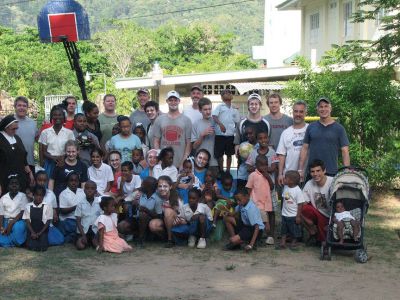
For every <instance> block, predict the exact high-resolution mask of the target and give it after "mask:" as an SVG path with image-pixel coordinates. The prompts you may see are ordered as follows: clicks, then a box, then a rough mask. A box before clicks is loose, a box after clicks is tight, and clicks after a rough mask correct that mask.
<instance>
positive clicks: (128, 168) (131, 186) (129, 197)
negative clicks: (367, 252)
mask: <svg viewBox="0 0 400 300" xmlns="http://www.w3.org/2000/svg"><path fill="white" fill-rule="evenodd" d="M121 174H122V175H121V177H119V178H118V188H119V196H120V198H122V199H123V200H124V201H123V207H124V213H125V216H126V217H129V218H131V217H132V216H133V215H136V209H135V208H137V205H134V203H133V201H134V200H138V199H139V196H140V193H138V189H139V188H140V186H141V184H142V179H140V176H139V175H136V174H134V173H133V163H132V162H130V161H124V162H123V163H122V164H121ZM136 202H137V201H136Z"/></svg>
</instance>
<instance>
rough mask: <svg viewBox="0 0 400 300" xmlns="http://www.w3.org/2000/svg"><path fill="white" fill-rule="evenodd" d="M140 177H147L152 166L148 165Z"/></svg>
mask: <svg viewBox="0 0 400 300" xmlns="http://www.w3.org/2000/svg"><path fill="white" fill-rule="evenodd" d="M139 176H140V179H142V180H143V179H145V178H146V177H149V176H150V168H149V167H147V168H146V169H144V170H143V171H142V172H140V175H139Z"/></svg>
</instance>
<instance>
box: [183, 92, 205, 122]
mask: <svg viewBox="0 0 400 300" xmlns="http://www.w3.org/2000/svg"><path fill="white" fill-rule="evenodd" d="M190 98H192V106H190V107H188V108H186V109H184V110H183V114H184V115H185V116H186V117H188V118H189V119H190V121H191V122H192V124H194V123H196V122H197V121H199V120H201V119H202V118H203V115H202V114H201V112H200V110H199V100H200V99H201V98H203V89H202V88H201V87H200V86H198V85H195V86H192V88H191V90H190Z"/></svg>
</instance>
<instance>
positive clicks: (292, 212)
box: [282, 185, 305, 217]
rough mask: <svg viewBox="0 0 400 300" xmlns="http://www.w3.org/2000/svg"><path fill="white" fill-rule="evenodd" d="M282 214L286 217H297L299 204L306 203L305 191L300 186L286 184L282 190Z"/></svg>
mask: <svg viewBox="0 0 400 300" xmlns="http://www.w3.org/2000/svg"><path fill="white" fill-rule="evenodd" d="M282 201H283V205H282V216H285V217H296V215H297V209H298V205H299V204H300V203H304V202H305V200H304V196H303V192H302V191H301V189H300V188H299V186H298V185H297V186H295V187H293V188H291V187H288V186H287V185H285V187H284V188H283V192H282Z"/></svg>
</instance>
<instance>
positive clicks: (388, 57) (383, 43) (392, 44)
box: [353, 0, 400, 65]
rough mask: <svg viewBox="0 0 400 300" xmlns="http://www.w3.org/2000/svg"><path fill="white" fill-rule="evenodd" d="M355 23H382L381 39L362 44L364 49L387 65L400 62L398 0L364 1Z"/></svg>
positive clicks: (355, 16)
mask: <svg viewBox="0 0 400 300" xmlns="http://www.w3.org/2000/svg"><path fill="white" fill-rule="evenodd" d="M353 17H354V22H356V23H362V22H364V21H365V20H376V19H378V21H379V22H380V30H381V31H382V35H381V37H380V38H379V39H378V40H376V41H371V42H362V43H360V44H361V45H362V46H363V48H364V49H365V50H366V51H367V52H369V51H371V50H372V51H373V53H374V54H375V55H376V56H377V58H378V59H379V60H380V61H381V63H383V64H385V65H396V64H398V63H399V62H400V1H398V0H363V1H361V2H360V3H359V9H358V10H357V11H356V13H355V14H354V16H353Z"/></svg>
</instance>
